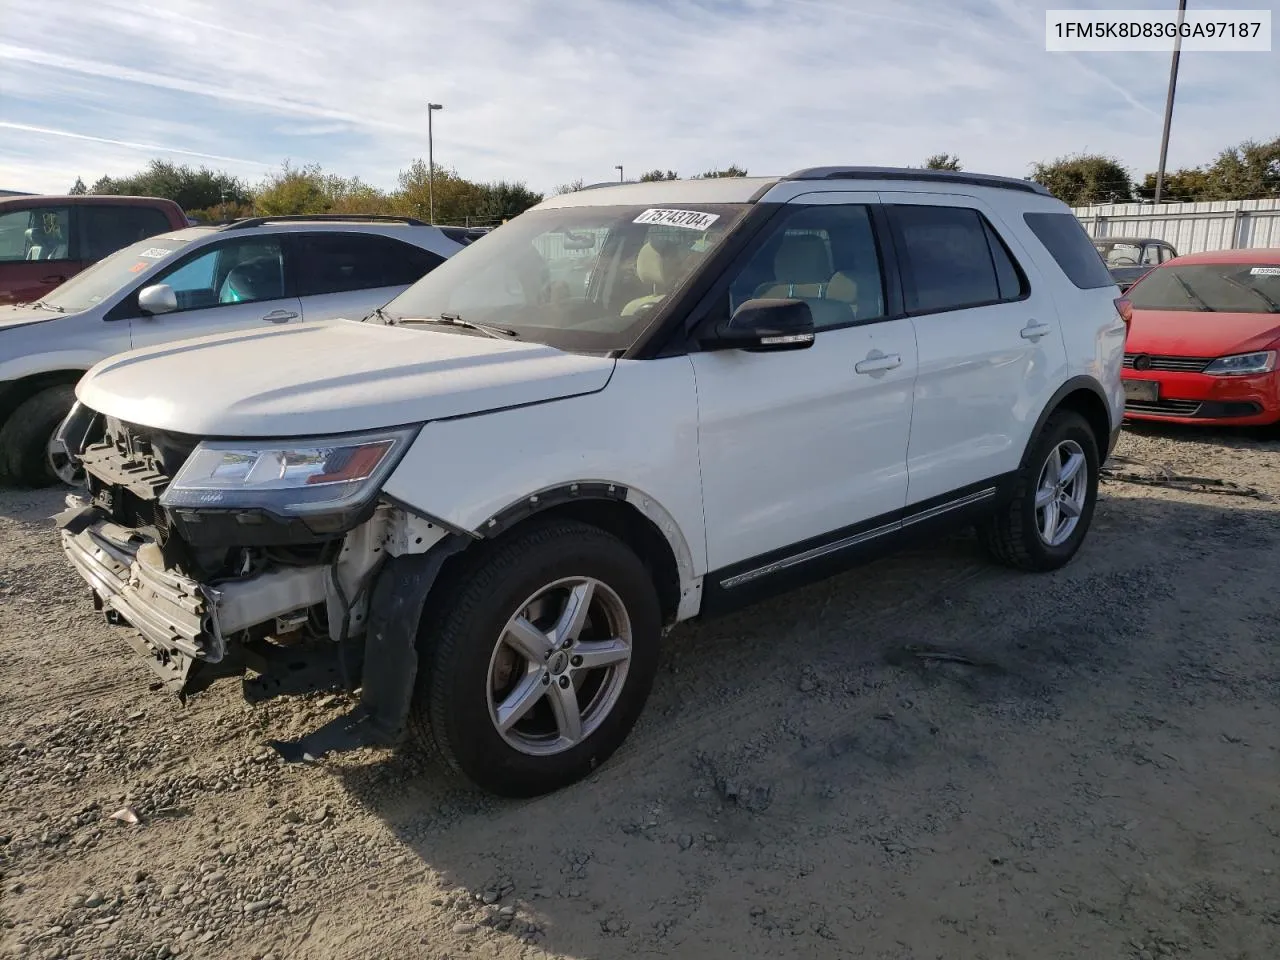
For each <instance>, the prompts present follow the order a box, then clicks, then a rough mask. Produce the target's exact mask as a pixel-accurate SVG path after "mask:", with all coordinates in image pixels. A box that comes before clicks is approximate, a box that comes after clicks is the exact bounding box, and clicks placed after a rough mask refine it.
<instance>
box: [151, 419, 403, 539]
mask: <svg viewBox="0 0 1280 960" xmlns="http://www.w3.org/2000/svg"><path fill="white" fill-rule="evenodd" d="M418 429H419V428H418V427H417V426H413V427H406V428H400V429H396V430H380V431H377V432H374V433H362V434H346V435H344V436H337V437H319V438H307V439H290V440H279V441H269V440H239V441H237V440H206V441H203V442H201V443H200V444H199V445H198V446H197V447H196V449H195V450H194V451H193V452H192V454H191V456H190V457H188V458H187V461H186V463H184V464H183V465H182V468H181V469H180V470H179V471H178V474H177V476H175V477H174V478H173V480H172V481H171V482H170V483H169V486H168V488H167V489H166V490H165V491H164V493H163V494H162V495H161V497H160V503H161V504H162V505H164V506H165V507H167V508H170V509H174V508H176V509H179V510H192V509H194V510H200V509H211V510H218V509H227V510H254V509H257V510H265V511H267V512H269V513H273V514H276V515H277V516H282V517H309V516H314V515H316V514H326V513H338V512H347V511H350V510H352V509H355V508H358V507H360V506H362V505H363V504H364V503H366V502H367V501H368V500H370V499H371V498H372V497H374V496H375V495H376V494H377V492H378V490H380V489H381V487H382V483H383V481H385V480H386V478H387V476H388V474H390V473H391V471H392V470H393V469H394V468H395V466H396V464H397V463H399V462H400V458H401V457H403V456H404V454H405V451H407V450H408V449H409V445H410V444H411V443H412V442H413V439H414V437H415V436H416V435H417V433H418Z"/></svg>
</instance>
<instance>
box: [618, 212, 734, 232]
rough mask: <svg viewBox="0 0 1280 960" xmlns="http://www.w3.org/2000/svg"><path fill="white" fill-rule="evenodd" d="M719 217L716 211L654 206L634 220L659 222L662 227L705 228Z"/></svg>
mask: <svg viewBox="0 0 1280 960" xmlns="http://www.w3.org/2000/svg"><path fill="white" fill-rule="evenodd" d="M719 219H720V214H718V213H699V212H698V211H697V210H666V209H662V208H654V209H651V210H646V211H645V212H644V213H642V214H640V216H638V217H636V219H635V221H634V222H635V223H652V224H659V225H661V226H664V227H684V228H685V229H687V230H705V229H707V227H709V226H711V225H712V224H713V223H715V222H716V221H717V220H719Z"/></svg>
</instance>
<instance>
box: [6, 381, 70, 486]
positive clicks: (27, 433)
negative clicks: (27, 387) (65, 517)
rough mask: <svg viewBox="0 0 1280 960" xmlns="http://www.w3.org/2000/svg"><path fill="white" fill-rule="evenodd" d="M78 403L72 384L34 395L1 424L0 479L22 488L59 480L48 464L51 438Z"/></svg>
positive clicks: (49, 483)
mask: <svg viewBox="0 0 1280 960" xmlns="http://www.w3.org/2000/svg"><path fill="white" fill-rule="evenodd" d="M75 402H76V388H75V387H74V386H73V385H72V384H69V383H60V384H57V385H55V386H52V387H45V388H44V389H43V390H41V391H39V392H38V393H34V394H32V395H31V396H30V397H28V398H27V399H26V400H24V401H22V403H20V404H18V406H17V408H16V409H15V410H14V411H13V413H11V414H10V415H9V419H8V420H6V421H5V422H4V426H0V481H2V482H4V483H9V484H14V485H17V486H23V487H47V486H51V485H52V484H55V483H58V482H59V480H58V475H57V474H55V473H54V472H53V467H52V466H50V464H49V441H50V440H51V439H53V435H54V433H55V432H56V431H57V429H58V425H59V424H61V423H62V421H63V419H65V417H66V416H67V414H68V413H70V412H71V407H72V405H74V404H75Z"/></svg>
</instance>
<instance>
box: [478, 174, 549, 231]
mask: <svg viewBox="0 0 1280 960" xmlns="http://www.w3.org/2000/svg"><path fill="white" fill-rule="evenodd" d="M481 186H482V187H483V191H484V192H483V200H482V203H481V206H480V210H479V211H478V213H479V219H480V220H481V221H482V222H489V221H493V222H497V223H501V222H502V221H503V220H510V219H511V218H512V217H518V216H520V214H522V213H524V212H525V211H526V210H528V209H529V208H530V207H532V206H534V205H535V204H539V203H541V202H542V194H540V193H534V192H533V191H532V190H530V189H529V188H528V187H526V186H525V185H524V184H523V183H508V182H507V181H506V180H496V181H494V182H493V183H485V184H481Z"/></svg>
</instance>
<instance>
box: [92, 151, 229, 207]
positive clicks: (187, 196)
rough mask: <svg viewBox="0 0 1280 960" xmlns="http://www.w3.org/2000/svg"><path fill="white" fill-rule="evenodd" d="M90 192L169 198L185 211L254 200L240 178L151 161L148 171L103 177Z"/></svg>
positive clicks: (166, 161)
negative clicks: (123, 175)
mask: <svg viewBox="0 0 1280 960" xmlns="http://www.w3.org/2000/svg"><path fill="white" fill-rule="evenodd" d="M89 192H90V193H105V194H113V195H115V196H142V197H166V198H168V199H169V200H173V201H174V202H175V203H177V204H178V206H180V207H182V208H183V209H184V210H199V209H202V208H206V207H214V206H217V205H219V204H222V203H232V204H245V203H249V202H250V201H251V200H252V196H251V195H250V193H249V189H248V187H247V186H246V185H245V184H244V182H243V181H241V180H240V179H239V178H237V177H233V176H231V175H230V174H228V173H221V172H215V171H213V170H210V169H208V168H207V167H201V168H200V169H198V170H196V169H192V168H191V167H189V166H186V165H185V164H184V165H178V164H173V163H170V162H169V161H168V160H152V161H151V162H150V163H149V164H148V165H147V167H146V169H145V170H141V171H139V172H138V173H135V174H133V175H132V176H128V177H102V178H101V179H100V180H98V182H97V183H95V184H94V185H93V188H92V189H91V190H90V191H89Z"/></svg>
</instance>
